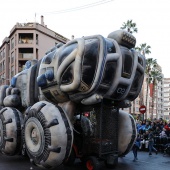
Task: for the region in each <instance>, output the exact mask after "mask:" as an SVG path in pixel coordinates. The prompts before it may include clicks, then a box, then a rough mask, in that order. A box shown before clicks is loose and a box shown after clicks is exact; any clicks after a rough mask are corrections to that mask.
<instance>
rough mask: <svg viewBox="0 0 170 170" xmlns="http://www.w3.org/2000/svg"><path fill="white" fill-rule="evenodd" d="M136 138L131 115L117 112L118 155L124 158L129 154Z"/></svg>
mask: <svg viewBox="0 0 170 170" xmlns="http://www.w3.org/2000/svg"><path fill="white" fill-rule="evenodd" d="M136 136H137V131H136V123H135V120H134V118H133V117H132V115H130V114H129V113H126V112H124V111H122V110H119V135H118V151H119V152H118V153H119V156H124V155H126V154H127V153H129V152H130V150H131V148H132V146H133V144H134V142H135V139H136Z"/></svg>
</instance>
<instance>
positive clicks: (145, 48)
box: [135, 43, 151, 56]
mask: <svg viewBox="0 0 170 170" xmlns="http://www.w3.org/2000/svg"><path fill="white" fill-rule="evenodd" d="M135 49H136V50H138V51H140V52H141V53H142V54H143V55H144V56H145V55H146V54H150V53H151V51H150V49H151V46H150V45H147V44H146V43H143V44H140V45H139V47H136V48H135Z"/></svg>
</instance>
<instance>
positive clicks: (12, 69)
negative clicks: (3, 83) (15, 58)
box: [11, 66, 14, 77]
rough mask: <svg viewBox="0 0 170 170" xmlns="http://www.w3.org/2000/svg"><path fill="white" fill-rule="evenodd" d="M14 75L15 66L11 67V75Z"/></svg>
mask: <svg viewBox="0 0 170 170" xmlns="http://www.w3.org/2000/svg"><path fill="white" fill-rule="evenodd" d="M13 76H14V66H12V67H11V77H13Z"/></svg>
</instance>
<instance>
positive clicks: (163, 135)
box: [159, 128, 167, 138]
mask: <svg viewBox="0 0 170 170" xmlns="http://www.w3.org/2000/svg"><path fill="white" fill-rule="evenodd" d="M159 136H160V137H161V138H165V137H167V134H166V129H165V128H163V129H162V131H161V133H160V134H159Z"/></svg>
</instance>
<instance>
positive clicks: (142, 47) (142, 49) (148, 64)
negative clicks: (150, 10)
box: [135, 43, 157, 119]
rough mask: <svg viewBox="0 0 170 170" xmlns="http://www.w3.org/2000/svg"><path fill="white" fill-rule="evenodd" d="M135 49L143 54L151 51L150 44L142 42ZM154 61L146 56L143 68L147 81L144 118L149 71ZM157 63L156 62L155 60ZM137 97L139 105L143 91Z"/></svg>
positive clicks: (141, 102) (141, 101)
mask: <svg viewBox="0 0 170 170" xmlns="http://www.w3.org/2000/svg"><path fill="white" fill-rule="evenodd" d="M135 49H136V50H137V51H139V52H140V53H142V54H143V55H144V56H145V55H146V54H150V53H151V51H150V49H151V46H150V45H147V44H146V43H143V44H140V45H139V47H136V48H135ZM154 62H155V60H153V59H152V58H148V59H146V69H145V73H146V76H147V78H146V82H147V89H146V102H145V106H146V113H145V119H147V110H148V93H149V84H150V80H151V79H150V76H149V74H150V71H151V68H152V67H153V65H154ZM156 64H157V62H156ZM139 98H140V105H142V104H143V92H142V91H141V92H140V94H139Z"/></svg>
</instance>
